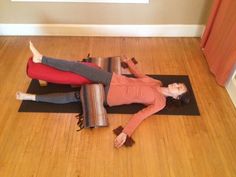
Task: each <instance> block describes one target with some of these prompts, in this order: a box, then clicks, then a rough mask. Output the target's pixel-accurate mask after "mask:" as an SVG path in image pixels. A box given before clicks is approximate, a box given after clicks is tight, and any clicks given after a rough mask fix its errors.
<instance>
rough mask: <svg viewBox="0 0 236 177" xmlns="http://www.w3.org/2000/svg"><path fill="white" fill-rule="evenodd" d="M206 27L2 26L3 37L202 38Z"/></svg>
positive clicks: (168, 25)
mask: <svg viewBox="0 0 236 177" xmlns="http://www.w3.org/2000/svg"><path fill="white" fill-rule="evenodd" d="M203 30H204V25H179V24H178V25H175V24H167V25H92V24H91V25H90V24H88V25H79V24H1V23H0V35H2V36H11V35H13V36H129V37H201V35H202V33H203Z"/></svg>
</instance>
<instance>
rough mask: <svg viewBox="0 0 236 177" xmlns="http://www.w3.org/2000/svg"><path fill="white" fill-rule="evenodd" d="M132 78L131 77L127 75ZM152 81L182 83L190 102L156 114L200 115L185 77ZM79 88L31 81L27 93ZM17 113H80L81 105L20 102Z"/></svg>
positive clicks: (123, 110) (134, 107) (127, 108)
mask: <svg viewBox="0 0 236 177" xmlns="http://www.w3.org/2000/svg"><path fill="white" fill-rule="evenodd" d="M127 76H128V77H132V76H131V75H127ZM148 76H150V77H152V78H154V79H158V80H161V81H162V83H163V85H164V86H165V85H168V84H169V83H174V82H177V83H178V82H182V83H185V84H186V86H187V87H188V89H189V91H190V95H191V101H190V103H189V104H187V105H184V106H180V107H174V106H170V107H168V106H167V107H165V108H164V109H163V110H161V111H159V112H157V113H156V114H160V115H200V113H199V110H198V106H197V102H196V99H195V96H194V93H193V90H192V87H191V84H190V81H189V78H188V76H185V75H148ZM78 89H80V88H72V87H71V86H69V85H62V84H52V83H49V84H48V86H46V87H41V86H40V85H39V82H38V81H37V80H32V81H31V83H30V85H29V88H28V90H27V93H34V94H45V93H55V92H70V91H75V90H78ZM144 107H145V106H144V105H142V104H130V105H121V106H113V107H106V110H107V112H108V113H112V114H134V113H136V112H138V111H139V110H141V109H142V108H144ZM19 112H51V113H81V112H82V106H81V103H79V102H78V103H67V104H51V103H39V102H33V101H22V104H21V106H20V108H19Z"/></svg>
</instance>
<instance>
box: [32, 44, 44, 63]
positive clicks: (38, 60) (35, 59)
mask: <svg viewBox="0 0 236 177" xmlns="http://www.w3.org/2000/svg"><path fill="white" fill-rule="evenodd" d="M29 47H30V50H31V52H32V54H33V62H34V63H42V58H43V56H42V54H41V53H39V51H38V50H37V49H36V48H35V47H34V45H33V43H32V42H31V41H29Z"/></svg>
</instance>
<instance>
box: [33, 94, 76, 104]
mask: <svg viewBox="0 0 236 177" xmlns="http://www.w3.org/2000/svg"><path fill="white" fill-rule="evenodd" d="M35 101H37V102H47V103H56V104H65V103H72V102H79V101H80V98H79V91H77V92H76V91H75V92H66V93H49V94H43V95H36V97H35Z"/></svg>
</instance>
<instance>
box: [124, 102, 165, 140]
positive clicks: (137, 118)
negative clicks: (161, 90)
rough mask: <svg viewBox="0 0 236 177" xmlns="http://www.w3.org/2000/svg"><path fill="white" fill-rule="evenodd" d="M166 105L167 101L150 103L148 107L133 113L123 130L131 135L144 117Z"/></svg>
mask: <svg viewBox="0 0 236 177" xmlns="http://www.w3.org/2000/svg"><path fill="white" fill-rule="evenodd" d="M164 107H165V103H160V102H159V103H158V102H157V103H155V104H152V105H149V106H148V107H146V108H144V109H142V110H141V111H139V112H137V113H136V114H134V115H133V117H132V118H131V120H130V121H129V122H128V124H127V125H126V126H125V128H124V129H123V131H122V132H123V133H125V134H127V135H128V136H131V135H132V134H133V132H134V131H135V129H136V128H137V127H138V126H139V124H141V122H142V121H143V120H144V119H146V118H147V117H149V116H151V115H153V114H154V113H156V112H158V111H160V110H162V109H163V108H164Z"/></svg>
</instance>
